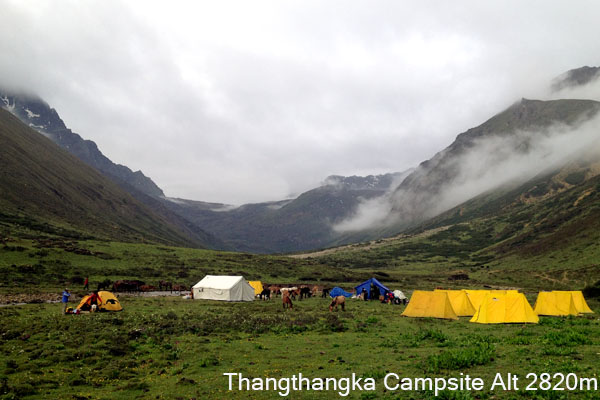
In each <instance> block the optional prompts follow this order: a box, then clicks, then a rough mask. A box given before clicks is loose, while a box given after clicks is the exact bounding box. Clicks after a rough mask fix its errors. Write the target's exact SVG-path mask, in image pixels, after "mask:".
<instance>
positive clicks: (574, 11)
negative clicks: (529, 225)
mask: <svg viewBox="0 0 600 400" xmlns="http://www.w3.org/2000/svg"><path fill="white" fill-rule="evenodd" d="M0 7H1V10H2V11H1V12H0V54H1V56H0V85H1V86H5V87H6V86H8V87H9V88H13V89H14V88H20V89H26V90H28V91H31V92H35V93H37V94H39V95H40V96H41V97H42V98H44V99H45V100H46V101H47V102H48V103H50V105H51V106H52V107H54V108H55V109H56V110H57V111H58V113H59V114H60V115H61V117H62V118H63V120H64V121H65V123H66V124H67V126H68V127H70V128H71V129H72V130H73V131H75V132H77V133H79V134H81V135H82V136H83V137H84V138H86V139H91V140H94V141H95V142H96V143H97V144H98V146H99V148H100V150H101V151H102V152H103V153H104V154H105V155H106V156H108V157H109V158H110V159H111V160H113V161H114V162H117V163H120V164H125V165H127V166H129V167H130V168H131V169H133V170H138V169H141V170H142V171H143V172H144V173H145V174H146V175H147V176H150V177H151V178H152V179H153V180H154V181H155V182H156V183H157V184H158V185H159V186H160V187H161V188H162V189H163V190H164V191H165V193H166V194H167V195H168V196H171V197H182V198H189V199H194V200H204V201H214V202H224V203H230V204H241V203H247V202H257V201H266V200H278V199H282V198H287V197H289V196H290V195H294V194H298V193H300V192H302V191H305V190H307V189H310V188H313V187H315V186H318V185H319V183H320V182H322V181H323V180H324V179H325V178H326V177H327V176H328V175H332V174H339V175H369V174H380V173H385V172H393V171H403V170H405V169H407V168H410V167H414V166H416V165H417V164H418V163H420V162H421V161H424V160H426V159H428V158H430V157H431V156H433V155H434V154H435V153H436V152H437V151H439V150H441V149H443V148H444V147H446V146H448V145H449V144H450V143H451V142H452V141H453V140H454V138H455V137H456V135H457V134H459V133H461V132H463V131H465V130H467V129H468V128H471V127H474V126H477V125H479V124H481V123H483V122H484V121H485V120H487V119H488V118H490V117H491V116H493V115H494V114H496V113H498V112H500V111H502V110H503V109H505V108H506V107H508V106H509V105H510V104H511V103H513V102H514V101H516V100H518V99H520V98H521V97H528V98H544V96H547V93H545V87H546V86H547V84H548V82H549V80H550V79H552V78H553V77H555V76H556V75H558V74H560V73H562V72H565V71H567V70H569V69H572V68H577V67H580V66H583V65H590V66H595V65H599V64H600V60H599V58H600V41H599V40H598V28H597V27H598V15H600V2H595V1H570V2H563V1H530V2H522V1H496V2H487V1H457V2H443V1H423V0H419V1H349V0H344V1H324V0H318V1H307V0H301V1H300V0H299V1H282V0H273V1H259V0H252V1H248V0H241V1H224V0H219V1H196V2H191V1H190V2H188V1H186V2H183V1H181V2H178V1H169V2H165V1H157V2H153V1H139V2H138V1H130V0H128V1H111V0H100V1H81V0H73V1H66V0H60V1H27V2H25V1H22V0H14V1H7V0H0Z"/></svg>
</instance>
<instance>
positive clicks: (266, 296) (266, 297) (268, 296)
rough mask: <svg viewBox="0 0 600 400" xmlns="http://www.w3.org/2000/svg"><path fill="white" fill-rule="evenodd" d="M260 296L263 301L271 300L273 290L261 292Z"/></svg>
mask: <svg viewBox="0 0 600 400" xmlns="http://www.w3.org/2000/svg"><path fill="white" fill-rule="evenodd" d="M259 296H260V299H261V300H271V290H270V289H263V291H262V292H260V294H259Z"/></svg>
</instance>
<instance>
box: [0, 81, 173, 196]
mask: <svg viewBox="0 0 600 400" xmlns="http://www.w3.org/2000/svg"><path fill="white" fill-rule="evenodd" d="M0 107H1V108H4V109H6V110H7V111H10V112H11V113H12V114H13V115H15V116H16V117H17V118H19V119H20V120H21V122H23V123H25V124H26V125H28V126H29V127H30V128H33V129H35V130H36V131H38V132H39V133H41V134H42V135H44V136H46V137H47V138H49V139H50V140H52V141H53V142H54V143H56V144H57V145H59V146H60V147H62V148H63V149H65V150H67V151H68V152H69V153H71V154H73V155H74V156H76V157H77V158H79V159H80V160H82V161H83V162H85V163H86V164H88V165H91V166H92V167H94V168H96V169H97V170H99V171H100V172H102V173H103V174H104V175H106V176H108V177H109V178H111V179H113V180H115V181H116V182H117V183H121V182H122V183H124V184H125V185H122V186H127V185H130V186H132V187H133V188H135V189H137V190H139V191H141V192H142V193H145V194H147V195H149V196H152V197H154V198H159V197H161V196H164V193H163V191H162V189H161V188H159V187H158V186H157V185H156V184H155V183H154V182H153V181H152V179H150V178H148V177H147V176H145V175H144V174H143V173H142V172H141V171H137V172H133V171H131V169H129V168H128V167H126V166H124V165H120V164H115V163H114V162H112V161H111V160H110V159H108V158H107V157H106V156H105V155H104V154H102V152H101V151H100V150H99V149H98V146H97V145H96V143H95V142H93V141H91V140H84V139H83V138H82V137H81V136H79V135H78V134H77V133H75V132H73V131H71V130H70V129H68V128H67V126H66V125H65V123H64V122H63V120H62V119H61V118H60V116H59V115H58V113H57V112H56V110H55V109H54V108H51V107H50V105H49V104H48V103H46V102H45V101H44V100H43V99H41V98H40V97H39V96H37V95H34V94H28V93H20V92H19V93H17V92H11V91H8V90H4V89H0ZM126 189H127V187H126Z"/></svg>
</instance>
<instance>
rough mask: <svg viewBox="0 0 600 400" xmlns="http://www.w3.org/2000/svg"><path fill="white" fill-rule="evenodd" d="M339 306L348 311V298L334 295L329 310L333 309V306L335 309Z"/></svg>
mask: <svg viewBox="0 0 600 400" xmlns="http://www.w3.org/2000/svg"><path fill="white" fill-rule="evenodd" d="M338 306H341V307H342V311H346V298H345V297H344V296H337V297H334V298H333V300H332V301H331V304H330V305H329V311H333V307H335V311H337V310H338Z"/></svg>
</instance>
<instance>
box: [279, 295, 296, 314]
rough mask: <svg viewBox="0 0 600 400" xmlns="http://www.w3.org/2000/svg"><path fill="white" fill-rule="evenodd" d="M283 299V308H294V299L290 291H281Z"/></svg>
mask: <svg viewBox="0 0 600 400" xmlns="http://www.w3.org/2000/svg"><path fill="white" fill-rule="evenodd" d="M281 301H282V302H283V309H284V310H285V309H286V308H290V309H294V305H293V304H292V299H290V294H289V292H288V291H285V292H283V291H282V292H281Z"/></svg>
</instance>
